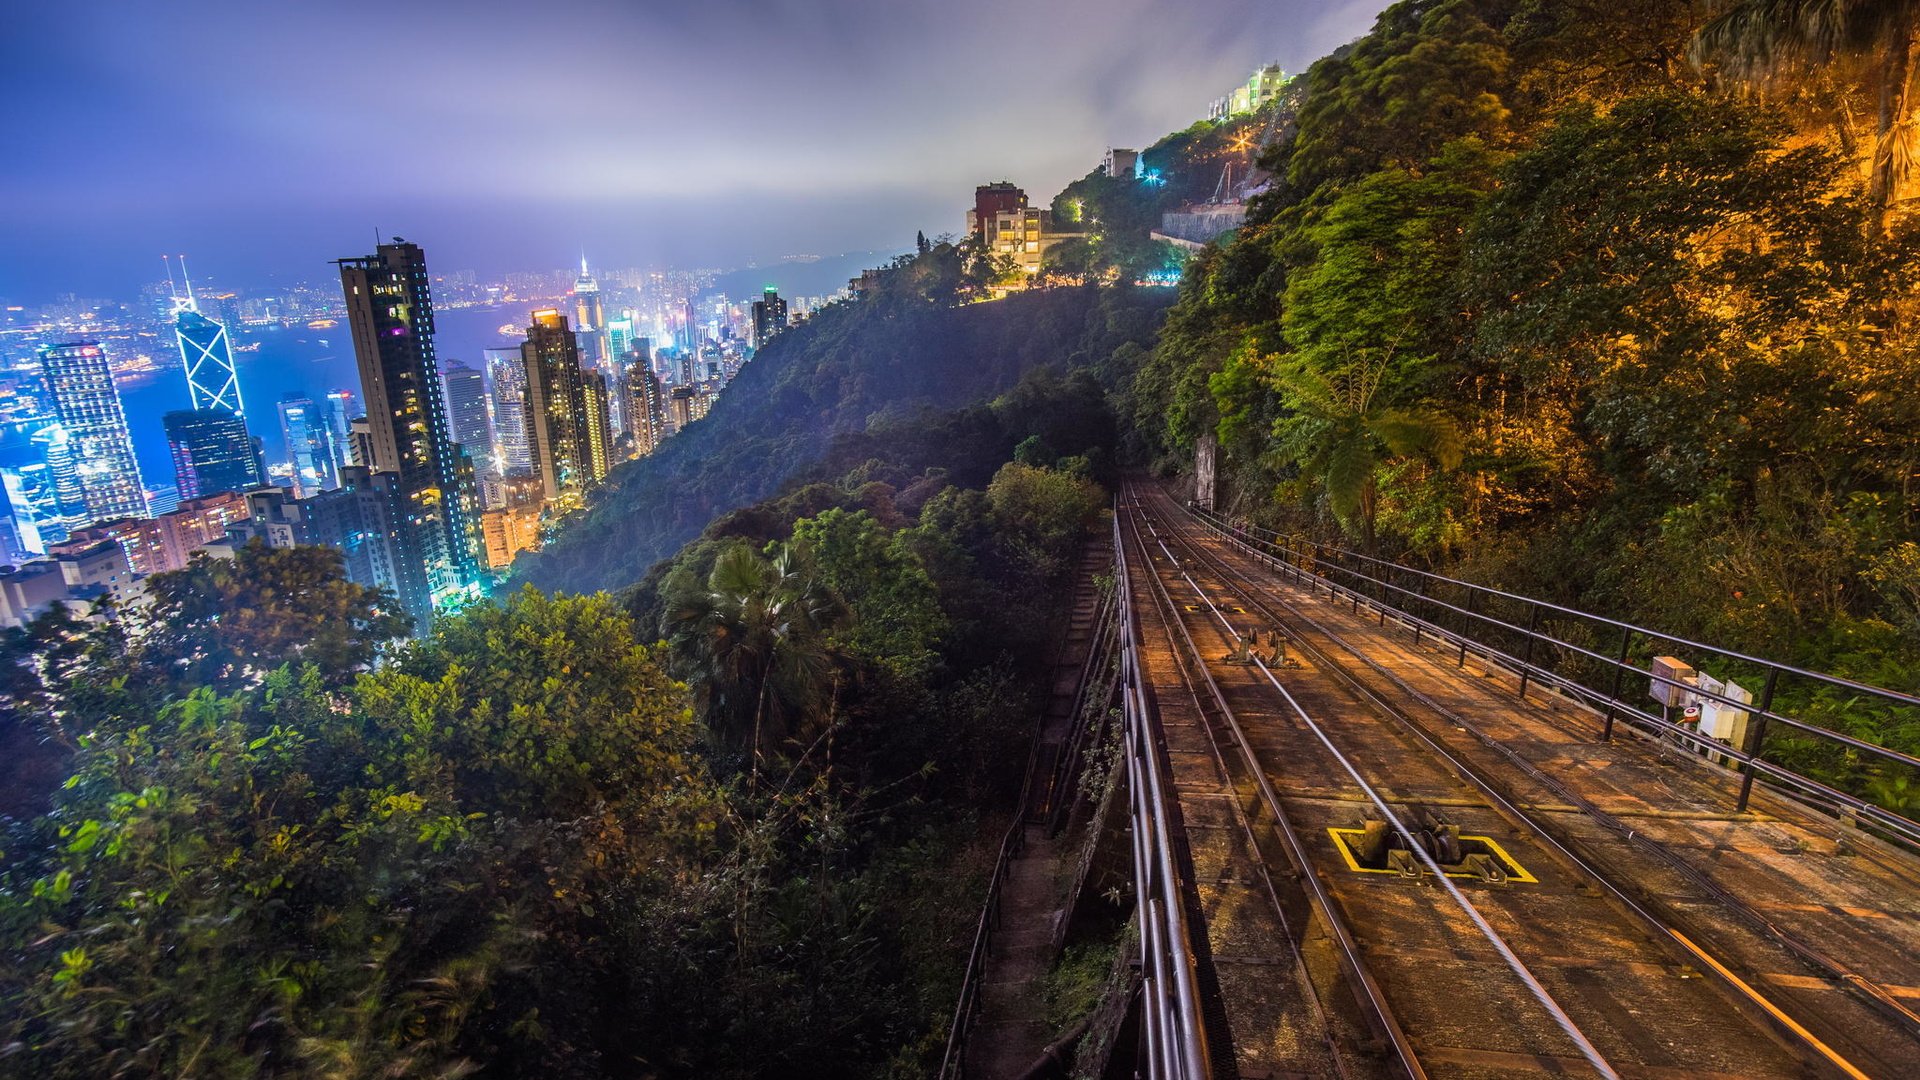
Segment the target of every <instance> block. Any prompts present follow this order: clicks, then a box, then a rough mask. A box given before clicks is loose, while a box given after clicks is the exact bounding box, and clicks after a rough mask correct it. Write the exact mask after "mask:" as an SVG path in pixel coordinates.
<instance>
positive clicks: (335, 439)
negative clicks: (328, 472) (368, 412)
mask: <svg viewBox="0 0 1920 1080" xmlns="http://www.w3.org/2000/svg"><path fill="white" fill-rule="evenodd" d="M325 408H326V411H325V413H324V414H323V415H324V416H325V418H326V424H327V440H328V441H329V442H330V443H331V444H332V445H333V466H334V475H336V476H338V475H339V474H340V470H341V469H344V468H346V467H348V466H349V465H358V464H361V463H360V462H358V461H355V460H354V459H353V437H352V433H353V422H354V421H355V420H357V419H359V418H360V417H361V416H363V415H365V411H364V410H362V409H361V408H360V402H359V399H357V398H355V397H354V396H353V391H351V390H329V391H327V404H326V407H325Z"/></svg>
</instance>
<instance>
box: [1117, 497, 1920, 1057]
mask: <svg viewBox="0 0 1920 1080" xmlns="http://www.w3.org/2000/svg"><path fill="white" fill-rule="evenodd" d="M1121 516H1122V518H1123V521H1124V523H1125V526H1126V527H1125V529H1124V530H1123V532H1124V533H1125V534H1126V535H1127V536H1128V537H1129V538H1130V539H1129V548H1130V550H1129V551H1128V552H1127V557H1128V558H1129V560H1130V561H1131V562H1132V565H1134V566H1135V568H1136V569H1135V572H1134V575H1133V576H1134V578H1135V580H1136V581H1137V582H1139V584H1138V585H1136V589H1135V591H1136V596H1138V594H1139V593H1140V592H1142V591H1145V592H1147V593H1148V594H1149V595H1150V599H1151V606H1152V609H1153V611H1154V612H1155V615H1156V618H1157V619H1158V620H1159V621H1160V623H1161V624H1162V627H1163V633H1164V636H1165V641H1166V647H1167V648H1168V649H1169V650H1170V651H1172V652H1173V653H1174V654H1176V656H1177V658H1178V659H1177V664H1176V666H1177V667H1178V669H1179V671H1180V674H1181V677H1182V678H1183V679H1184V684H1185V687H1186V689H1187V691H1188V692H1189V693H1190V694H1191V697H1192V700H1193V704H1194V706H1195V708H1197V709H1198V710H1199V711H1200V712H1201V713H1202V714H1204V716H1205V720H1206V723H1205V727H1206V729H1207V731H1208V733H1209V737H1210V739H1211V744H1210V749H1209V751H1208V752H1209V753H1210V754H1211V756H1212V757H1213V759H1214V761H1215V763H1216V767H1217V769H1218V770H1219V772H1220V774H1221V775H1222V777H1223V779H1224V780H1226V781H1227V782H1228V783H1229V784H1231V785H1232V787H1233V790H1234V793H1235V799H1234V801H1235V806H1236V808H1237V813H1238V815H1239V827H1240V828H1241V829H1242V831H1243V833H1244V834H1245V836H1246V837H1247V842H1248V843H1249V844H1250V845H1251V850H1253V851H1255V852H1257V853H1258V854H1259V855H1260V857H1261V858H1262V859H1264V860H1265V862H1264V865H1263V868H1262V875H1263V876H1264V877H1265V878H1266V879H1267V880H1268V881H1269V882H1270V887H1269V893H1270V903H1271V906H1272V908H1273V910H1274V911H1275V912H1276V913H1277V915H1278V917H1279V921H1280V922H1281V924H1282V925H1284V926H1285V927H1287V928H1288V929H1287V932H1288V933H1289V935H1290V941H1291V947H1292V950H1293V956H1294V958H1295V960H1296V962H1297V967H1298V970H1300V971H1301V972H1303V973H1304V974H1305V975H1306V976H1307V979H1306V983H1307V985H1309V986H1311V987H1313V988H1315V991H1316V993H1315V1000H1314V1004H1315V1007H1316V1010H1317V1011H1316V1012H1315V1013H1314V1015H1315V1016H1316V1017H1318V1022H1319V1023H1320V1024H1321V1025H1322V1031H1323V1033H1324V1034H1323V1039H1324V1041H1325V1044H1326V1046H1327V1048H1328V1052H1329V1054H1330V1055H1331V1058H1332V1061H1333V1063H1334V1064H1335V1066H1336V1067H1337V1070H1338V1071H1339V1072H1341V1073H1343V1074H1349V1075H1358V1074H1364V1073H1366V1072H1368V1071H1369V1070H1372V1071H1375V1072H1379V1071H1382V1070H1385V1071H1386V1072H1387V1073H1389V1074H1391V1073H1393V1072H1399V1073H1403V1074H1405V1075H1410V1076H1427V1075H1446V1076H1495V1075H1515V1074H1532V1073H1538V1072H1540V1071H1549V1072H1567V1073H1571V1074H1587V1075H1593V1074H1598V1075H1606V1076H1617V1075H1626V1076H1676V1077H1677V1076H1714V1075H1719V1076H1803V1075H1834V1076H1851V1077H1866V1076H1900V1075H1917V1074H1920V1044H1916V1042H1915V1041H1914V1032H1913V1030H1912V1028H1911V1025H1909V1024H1908V1023H1906V1017H1907V1016H1909V1015H1910V1013H1909V1012H1908V1010H1907V1009H1906V1006H1905V1005H1904V1004H1903V1003H1902V1002H1901V1001H1900V999H1899V998H1898V996H1897V995H1895V994H1894V992H1893V990H1892V989H1890V988H1889V987H1887V986H1884V985H1880V984H1877V983H1873V982H1872V981H1871V980H1866V979H1859V981H1858V983H1856V984H1847V983H1846V981H1845V980H1839V983H1838V984H1839V985H1851V989H1852V993H1851V995H1849V994H1847V993H1834V992H1833V985H1826V986H1825V987H1824V989H1825V990H1826V991H1827V992H1826V993H1825V994H1824V995H1823V994H1818V993H1812V992H1811V989H1812V988H1811V987H1810V986H1804V985H1803V986H1802V987H1801V989H1803V990H1807V991H1808V992H1801V993H1788V992H1784V991H1782V989H1781V988H1780V985H1779V980H1780V979H1781V978H1782V972H1783V971H1784V972H1786V973H1788V974H1792V973H1793V972H1794V971H1795V970H1796V965H1797V970H1798V972H1799V975H1798V977H1799V978H1801V979H1805V980H1810V982H1811V983H1821V982H1822V981H1823V980H1824V981H1825V982H1827V983H1829V984H1832V983H1834V979H1833V976H1834V971H1833V970H1832V969H1831V968H1828V969H1825V970H1821V965H1820V964H1819V963H1817V962H1816V960H1817V958H1819V957H1820V956H1821V955H1822V954H1820V953H1819V950H1818V949H1817V948H1814V947H1813V946H1810V945H1808V944H1807V943H1805V942H1795V941H1794V940H1792V939H1791V936H1790V935H1787V934H1783V933H1782V932H1781V931H1780V929H1779V928H1778V927H1776V926H1770V924H1768V921H1767V919H1766V918H1764V917H1763V916H1761V915H1760V914H1759V913H1758V912H1757V911H1755V910H1754V909H1752V908H1750V907H1748V908H1746V909H1745V910H1741V909H1740V905H1739V903H1738V901H1737V899H1735V898H1730V897H1727V896H1724V895H1716V893H1717V892H1723V890H1716V889H1714V888H1708V887H1703V885H1704V886H1711V884H1712V883H1711V882H1704V881H1702V880H1698V879H1697V875H1696V876H1695V878H1689V876H1688V874H1687V873H1685V872H1684V867H1683V866H1682V865H1681V864H1680V863H1679V862H1677V861H1674V860H1668V864H1667V865H1665V866H1664V867H1662V868H1661V869H1662V870H1663V871H1664V872H1663V873H1662V874H1660V875H1656V877H1657V880H1658V882H1659V885H1660V886H1661V887H1662V888H1663V889H1668V890H1671V889H1673V888H1675V887H1676V885H1675V883H1676V882H1677V883H1679V884H1680V885H1685V886H1687V887H1688V893H1687V894H1686V896H1685V898H1684V901H1683V902H1682V903H1679V904H1676V903H1672V902H1667V903H1656V902H1654V900H1653V898H1651V897H1650V896H1649V895H1648V891H1647V889H1646V888H1645V887H1644V883H1643V882H1640V881H1637V880H1622V879H1621V875H1620V871H1619V870H1618V869H1617V867H1616V866H1614V865H1613V864H1612V862H1611V861H1610V860H1607V859H1600V858H1596V857H1595V855H1594V850H1593V849H1594V845H1593V844H1592V842H1591V835H1590V834H1593V833H1599V834H1604V835H1608V836H1612V837H1614V838H1615V839H1616V840H1618V842H1619V843H1620V844H1622V845H1626V846H1629V847H1636V848H1637V849H1646V848H1648V847H1649V842H1648V841H1646V840H1644V839H1642V838H1636V837H1635V836H1633V833H1632V830H1631V829H1630V828H1625V827H1624V826H1622V824H1621V822H1620V821H1618V820H1617V819H1611V820H1610V815H1609V814H1607V813H1606V812H1605V811H1603V810H1601V809H1600V808H1599V807H1597V806H1594V805H1592V804H1591V803H1590V802H1589V803H1587V804H1586V805H1584V806H1583V805H1581V803H1582V800H1581V799H1580V797H1579V794H1578V793H1577V792H1574V791H1571V790H1569V789H1566V788H1565V786H1564V785H1561V786H1560V790H1557V791H1556V790H1554V787H1555V784H1554V782H1553V778H1552V777H1551V776H1547V775H1542V774H1541V773H1540V770H1538V769H1537V768H1533V769H1531V770H1529V768H1528V767H1526V763H1524V762H1521V761H1518V760H1516V759H1511V758H1506V757H1502V756H1501V755H1500V754H1499V753H1498V752H1497V751H1498V746H1497V743H1495V741H1494V740H1491V739H1489V738H1487V737H1485V735H1484V733H1483V732H1478V731H1474V730H1471V723H1470V721H1468V720H1467V718H1465V717H1463V716H1460V715H1458V714H1457V713H1455V712H1453V711H1451V710H1449V709H1448V708H1447V707H1446V706H1445V705H1444V704H1443V703H1441V702H1439V701H1437V700H1435V699H1434V698H1433V697H1431V696H1430V695H1424V694H1422V693H1421V692H1420V691H1419V690H1418V689H1416V688H1415V687H1413V686H1412V685H1411V684H1410V683H1409V682H1408V681H1407V680H1405V679H1402V678H1400V677H1399V676H1398V675H1397V674H1396V672H1394V671H1393V670H1392V669H1391V666H1390V665H1386V664H1382V663H1379V662H1377V661H1373V660H1370V659H1369V658H1368V657H1367V656H1366V655H1365V654H1364V653H1363V652H1361V651H1358V650H1354V649H1352V648H1351V647H1350V646H1348V645H1346V643H1345V642H1343V641H1342V640H1341V637H1340V635H1339V633H1337V632H1336V631H1335V630H1334V629H1331V628H1329V627H1328V626H1327V625H1325V622H1324V620H1322V619H1317V618H1315V617H1314V613H1312V612H1310V611H1308V610H1306V608H1305V606H1304V605H1303V604H1302V603H1301V602H1300V597H1299V595H1298V590H1295V591H1294V593H1295V594H1294V595H1289V593H1288V590H1287V589H1286V588H1285V587H1284V586H1282V585H1281V584H1279V583H1278V582H1277V579H1273V578H1272V576H1271V575H1270V574H1265V573H1264V572H1263V571H1264V568H1262V567H1259V566H1258V564H1257V563H1254V562H1251V560H1245V561H1240V562H1236V561H1235V560H1234V559H1232V558H1231V557H1230V553H1229V552H1225V551H1223V550H1222V548H1224V547H1225V545H1218V544H1210V543H1208V542H1203V541H1202V540H1200V539H1198V538H1196V537H1195V536H1194V535H1192V529H1191V527H1190V525H1189V523H1188V522H1186V520H1185V518H1184V514H1183V513H1182V512H1181V511H1179V510H1178V508H1176V507H1174V506H1173V505H1172V504H1171V502H1170V501H1169V500H1166V499H1165V498H1164V496H1162V495H1160V494H1159V493H1158V492H1157V491H1155V490H1152V489H1147V488H1143V487H1135V488H1133V489H1131V490H1129V492H1128V493H1127V494H1126V495H1125V496H1124V497H1123V499H1122V501H1121ZM1262 578H1266V579H1267V580H1261V579H1262ZM1283 640H1284V645H1283V646H1282V645H1281V644H1280V643H1281V642H1282V641H1283ZM1440 728H1444V729H1445V731H1444V734H1442V733H1441V732H1439V731H1437V730H1436V729H1440ZM1463 738H1464V739H1467V740H1468V742H1469V743H1470V745H1469V746H1468V747H1467V748H1466V749H1464V750H1463V748H1462V746H1461V745H1460V744H1461V740H1462V739H1463ZM1168 739H1169V744H1170V748H1171V744H1172V742H1173V737H1172V736H1171V735H1169V736H1168ZM1508 774H1513V775H1518V776H1520V777H1522V778H1523V780H1524V783H1522V784H1515V783H1513V782H1511V781H1510V780H1509V779H1508V778H1507V777H1508ZM1569 822H1578V823H1579V824H1580V828H1573V829H1570V828H1568V823H1569ZM1623 829H1624V831H1626V832H1627V836H1626V838H1625V839H1620V838H1619V833H1620V831H1622V830H1623ZM1640 853H1641V856H1642V858H1643V859H1644V860H1651V861H1655V862H1657V861H1659V860H1658V853H1657V850H1655V851H1654V852H1652V853H1649V852H1648V851H1646V850H1641V852H1640ZM1608 854H1611V853H1610V852H1609V853H1608ZM1716 905H1717V907H1716ZM1680 909H1685V910H1686V911H1688V912H1690V913H1691V915H1690V916H1689V918H1687V919H1685V920H1681V919H1677V918H1676V917H1675V913H1676V911H1677V910H1680ZM1716 911H1718V915H1717V916H1715V915H1714V914H1713V913H1714V912H1716ZM1703 921H1704V922H1707V923H1709V924H1711V926H1712V927H1713V929H1714V930H1715V931H1716V933H1714V934H1708V933H1703V932H1702V931H1701V929H1700V928H1699V924H1700V923H1701V922H1703ZM1727 923H1738V924H1739V925H1740V926H1741V927H1743V928H1744V930H1743V931H1742V933H1741V934H1735V935H1732V936H1733V937H1737V938H1740V940H1739V941H1738V943H1737V944H1738V946H1739V947H1737V948H1731V949H1726V948H1723V947H1722V945H1721V944H1719V943H1718V942H1717V941H1716V938H1721V939H1724V938H1726V937H1727V936H1728V935H1726V934H1725V933H1724V932H1723V931H1724V924H1727ZM1769 930H1770V931H1771V933H1769V932H1768V931H1769ZM1749 939H1751V940H1749ZM1756 942H1758V944H1756ZM1795 944H1798V945H1799V946H1801V947H1800V948H1799V949H1795V948H1794V947H1793V946H1794V945H1795ZM1768 949H1771V950H1772V954H1768V952H1767V950H1768ZM1756 950H1758V954H1756ZM1336 974H1337V977H1335V976H1336ZM1762 975H1767V976H1771V977H1772V981H1771V982H1770V981H1768V980H1766V979H1763V978H1761V977H1760V976H1762ZM1856 978H1857V976H1856ZM1816 1001H1817V1002H1819V1003H1820V1005H1821V1006H1822V1007H1821V1008H1814V1007H1813V1005H1814V1003H1815V1002H1816ZM1837 1003H1838V1004H1837ZM1224 1011H1225V1012H1226V1014H1227V1018H1228V1021H1229V1026H1232V1022H1233V1020H1234V1013H1235V1011H1236V1010H1235V1007H1234V1005H1233V1003H1232V1002H1228V1003H1227V1005H1226V1006H1225V1008H1224ZM1250 1024H1251V1022H1249V1021H1246V1020H1242V1022H1241V1026H1250ZM1251 1026H1257V1025H1251ZM1237 1036H1238V1032H1237V1031H1236V1037H1237Z"/></svg>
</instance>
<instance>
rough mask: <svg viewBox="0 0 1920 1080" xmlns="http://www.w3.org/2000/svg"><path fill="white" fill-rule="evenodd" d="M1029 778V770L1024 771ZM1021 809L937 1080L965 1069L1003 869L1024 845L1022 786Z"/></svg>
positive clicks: (951, 1079) (979, 929)
mask: <svg viewBox="0 0 1920 1080" xmlns="http://www.w3.org/2000/svg"><path fill="white" fill-rule="evenodd" d="M1028 776H1029V778H1031V776H1032V770H1031V769H1029V770H1028ZM1020 803H1021V810H1020V813H1019V814H1018V815H1016V816H1015V818H1014V820H1013V827H1012V828H1009V829H1008V830H1007V835H1006V837H1005V838H1004V839H1003V840H1001V841H1000V856H999V858H997V859H995V860H994V863H993V876H992V877H990V878H988V879H987V902H986V904H985V905H984V906H982V907H981V909H980V923H979V925H978V926H976V927H975V928H974V932H973V951H972V952H971V953H969V954H968V955H967V973H966V975H965V976H964V977H963V978H962V979H961V980H960V1001H959V1003H958V1004H956V1005H955V1006H954V1009H953V1024H952V1025H951V1026H950V1027H948V1028H947V1051H946V1053H945V1054H944V1055H942V1056H941V1058H940V1077H941V1080H956V1078H958V1077H960V1076H962V1075H964V1070H965V1069H966V1046H967V1036H968V1035H969V1034H970V1033H971V1032H972V1030H973V1022H974V1020H975V1019H977V1018H978V1017H979V1014H980V985H981V983H982V981H983V980H984V979H985V978H986V974H987V952H988V950H989V949H991V948H992V947H993V935H994V933H995V932H996V931H998V930H999V929H1000V895H1001V886H1003V885H1005V884H1006V880H1007V870H1008V869H1009V868H1010V867H1011V866H1012V865H1013V861H1014V860H1015V859H1018V858H1019V857H1020V854H1021V852H1022V851H1024V850H1025V849H1026V846H1027V815H1026V810H1025V804H1026V787H1025V786H1022V788H1021V791H1020Z"/></svg>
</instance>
